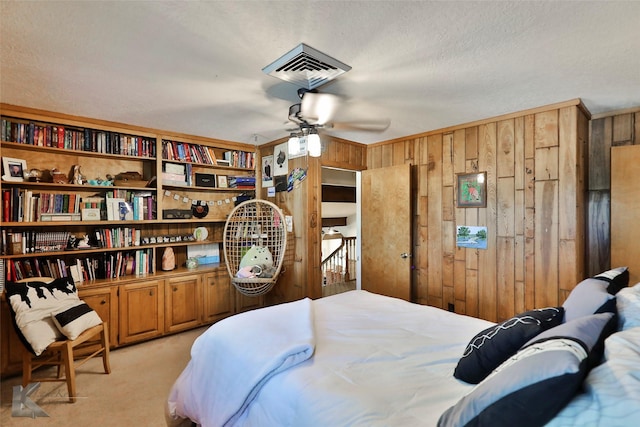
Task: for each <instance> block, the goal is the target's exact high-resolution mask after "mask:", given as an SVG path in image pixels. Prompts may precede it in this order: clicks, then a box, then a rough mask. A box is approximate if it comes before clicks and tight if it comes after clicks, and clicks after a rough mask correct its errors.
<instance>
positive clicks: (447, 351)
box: [166, 270, 640, 427]
mask: <svg viewBox="0 0 640 427" xmlns="http://www.w3.org/2000/svg"><path fill="white" fill-rule="evenodd" d="M612 271H613V272H614V273H613V275H614V276H615V275H617V274H618V271H616V270H612ZM609 276H611V272H609ZM627 277H628V276H627ZM605 279H607V278H606V277H605ZM607 280H608V281H607ZM607 280H604V279H603V277H600V278H589V279H585V281H584V282H582V283H581V284H579V285H578V286H577V287H576V288H575V289H574V291H572V293H571V295H570V296H569V299H567V301H566V302H565V304H564V305H563V306H561V307H549V308H544V309H541V310H536V311H531V312H527V313H522V314H519V315H518V316H514V318H512V319H509V320H507V321H505V322H501V323H499V324H495V323H491V322H487V321H485V320H481V319H476V318H472V317H468V316H464V315H459V314H455V313H451V312H448V311H445V310H441V309H438V308H434V307H429V306H424V305H418V304H413V303H410V302H407V301H403V300H399V299H395V298H390V297H386V296H382V295H377V294H373V293H369V292H366V291H360V290H357V291H350V292H346V293H343V294H338V295H334V296H330V297H326V298H321V299H318V300H313V301H312V300H309V299H303V300H300V301H295V302H291V303H286V304H281V305H277V306H272V307H267V308H263V309H259V310H254V311H251V312H247V313H242V314H239V315H236V316H232V317H230V318H227V319H224V320H222V321H220V322H218V323H216V324H214V325H213V326H211V327H210V328H209V329H207V330H206V331H205V332H204V333H203V334H202V335H201V336H200V337H198V339H197V340H196V341H195V342H194V345H193V347H192V350H191V360H190V362H189V364H188V365H187V366H186V368H185V369H184V371H183V372H182V373H181V375H180V376H179V378H178V379H177V380H176V381H175V383H174V385H173V387H172V389H171V391H170V394H169V397H168V399H167V404H166V420H167V425H169V426H178V425H191V423H195V424H197V425H202V426H206V427H209V426H418V425H419V426H436V425H438V426H462V425H469V426H470V425H491V426H492V427H493V426H500V425H518V426H526V425H545V424H548V425H549V426H636V425H640V284H638V285H636V286H634V287H624V286H620V289H621V290H620V289H618V290H616V292H614V293H616V294H617V295H616V297H614V295H613V294H612V293H610V292H607V288H610V287H611V286H612V284H611V283H612V282H615V277H614V279H613V280H611V279H607ZM618 291H619V292H618ZM616 311H619V316H617V315H616V313H615V312H616ZM532 320H533V321H532ZM532 328H533V329H532ZM535 328H538V329H536V330H535V331H534V329H535ZM523 342H524V344H523ZM496 353H504V354H499V357H498V359H499V360H495V359H496ZM463 359H464V361H463ZM500 360H504V361H503V362H500ZM463 362H465V363H466V365H464V364H463ZM467 362H469V363H467ZM492 364H494V365H497V366H498V367H497V368H495V369H494V368H493V365H492ZM470 368H471V369H470ZM465 369H466V371H467V372H466V373H465ZM478 370H480V371H482V370H484V371H486V372H484V374H483V375H480V378H481V380H480V381H479V382H478V384H472V383H469V382H467V381H463V380H461V379H459V378H458V377H464V378H466V377H465V375H467V374H468V373H469V372H471V373H473V374H474V375H475V374H477V373H478ZM473 381H477V378H476V379H473Z"/></svg>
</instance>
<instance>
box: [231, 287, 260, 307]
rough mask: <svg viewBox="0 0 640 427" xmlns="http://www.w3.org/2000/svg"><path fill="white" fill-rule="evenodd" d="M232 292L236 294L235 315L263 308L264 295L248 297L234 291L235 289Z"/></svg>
mask: <svg viewBox="0 0 640 427" xmlns="http://www.w3.org/2000/svg"><path fill="white" fill-rule="evenodd" d="M233 290H234V292H235V294H236V313H240V312H243V311H249V310H253V309H256V308H261V307H264V295H260V296H257V297H253V296H251V297H250V296H247V295H244V294H241V293H240V292H238V291H237V290H236V288H233Z"/></svg>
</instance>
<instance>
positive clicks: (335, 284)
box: [321, 166, 360, 297]
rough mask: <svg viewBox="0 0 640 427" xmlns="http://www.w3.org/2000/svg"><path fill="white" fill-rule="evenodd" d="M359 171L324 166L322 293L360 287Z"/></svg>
mask: <svg viewBox="0 0 640 427" xmlns="http://www.w3.org/2000/svg"><path fill="white" fill-rule="evenodd" d="M359 175H360V172H359V171H353V170H347V169H337V168H331V167H326V166H323V167H322V206H321V217H322V248H321V257H322V259H321V269H322V296H323V297H325V296H329V295H334V294H338V293H342V292H346V291H350V290H354V289H357V288H359V277H358V276H359V274H358V272H359V258H360V257H359V254H360V249H359V248H360V239H359V230H360V222H359V221H360V218H359V211H360V209H359V206H360V198H359V197H360V194H359V193H360V188H359V184H358V183H359V182H360V179H359V178H360V177H359Z"/></svg>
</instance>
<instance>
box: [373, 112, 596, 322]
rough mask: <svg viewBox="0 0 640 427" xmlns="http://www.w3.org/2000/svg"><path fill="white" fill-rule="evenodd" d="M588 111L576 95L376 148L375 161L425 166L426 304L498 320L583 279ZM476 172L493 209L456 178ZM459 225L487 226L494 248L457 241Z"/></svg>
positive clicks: (417, 292) (422, 253)
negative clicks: (468, 195) (467, 195)
mask: <svg viewBox="0 0 640 427" xmlns="http://www.w3.org/2000/svg"><path fill="white" fill-rule="evenodd" d="M587 115H588V113H586V112H585V110H584V109H583V107H582V105H581V104H580V102H579V101H571V102H567V103H563V104H558V105H554V106H549V108H547V109H544V108H538V109H536V110H531V111H526V112H522V113H520V114H515V113H514V114H510V115H508V116H504V117H500V118H496V119H493V120H491V119H488V120H484V121H482V122H478V123H473V124H469V125H468V126H466V127H465V126H464V125H463V126H458V127H456V128H452V129H446V130H442V131H441V132H438V131H432V132H428V133H425V134H422V135H413V136H411V137H408V138H406V139H397V140H393V141H389V142H387V143H381V144H376V145H374V146H371V147H369V149H368V151H367V165H368V167H370V168H377V167H380V166H379V165H382V164H383V163H384V164H399V163H404V162H408V161H410V162H411V163H412V164H414V165H415V166H413V171H414V173H415V174H416V175H417V182H418V186H417V188H416V193H415V194H416V198H417V200H416V202H415V205H414V206H416V212H414V229H416V232H415V234H414V235H415V236H417V239H416V240H415V241H414V254H416V256H417V259H414V265H415V268H416V270H417V271H416V273H415V274H414V279H415V283H414V299H415V300H416V301H417V302H419V303H423V304H424V303H427V304H429V305H434V306H437V307H442V308H445V309H446V308H449V304H453V305H454V309H455V311H456V312H458V313H465V314H468V315H471V316H477V317H482V318H485V319H488V320H492V321H498V320H503V319H505V318H508V317H509V316H511V315H513V314H514V313H517V312H521V311H524V310H526V309H531V308H534V307H540V306H543V305H555V304H558V303H560V302H561V301H560V300H561V299H562V298H564V297H565V296H566V292H567V289H568V288H570V287H572V286H574V285H575V283H578V282H579V281H580V280H582V278H583V277H582V276H583V275H584V274H585V273H584V252H583V251H582V250H581V249H580V248H581V247H583V246H584V242H583V241H582V240H581V239H583V237H582V236H584V234H585V230H584V228H585V219H584V216H585V204H586V199H585V190H586V188H585V187H586V174H585V171H586V165H584V162H585V161H586V160H585V156H584V154H585V150H586V148H585V147H584V145H585V144H586V138H587V133H588V121H587V120H588V117H587ZM407 147H414V149H413V150H408V149H407ZM411 155H413V157H409V158H408V157H407V156H411ZM389 156H391V158H388V157H389ZM382 158H384V161H383V160H382ZM475 171H485V172H487V207H486V208H458V207H456V203H455V197H456V194H455V185H456V183H455V180H454V179H453V178H454V177H455V175H456V174H458V173H469V172H475ZM565 188H566V190H567V191H566V192H565ZM457 225H471V226H486V227H487V231H488V242H487V249H486V250H480V249H470V248H458V247H456V246H455V227H456V226H457ZM564 264H566V265H567V266H568V268H567V269H563V267H562V266H563V265H564Z"/></svg>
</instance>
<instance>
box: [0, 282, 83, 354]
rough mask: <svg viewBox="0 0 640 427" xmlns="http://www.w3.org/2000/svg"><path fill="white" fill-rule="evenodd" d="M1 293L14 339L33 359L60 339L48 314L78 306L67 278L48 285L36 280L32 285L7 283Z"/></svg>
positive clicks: (76, 296) (73, 290)
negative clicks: (11, 318) (9, 313)
mask: <svg viewBox="0 0 640 427" xmlns="http://www.w3.org/2000/svg"><path fill="white" fill-rule="evenodd" d="M5 289H6V292H7V298H8V300H9V306H10V307H11V310H12V312H13V314H14V320H15V325H16V329H17V332H18V335H19V336H20V338H21V339H22V341H23V343H24V344H25V345H26V346H27V348H28V349H29V350H31V352H33V353H34V354H35V355H36V356H39V355H40V354H41V353H42V352H43V351H44V350H45V349H46V348H47V347H48V346H49V344H51V343H52V342H54V341H56V340H58V339H60V338H62V334H61V333H60V331H59V330H58V328H57V327H56V325H55V324H54V322H53V319H52V317H51V314H52V313H54V312H58V311H64V310H66V309H67V308H69V307H72V306H74V305H77V304H78V303H79V302H80V299H79V298H78V293H77V290H76V287H75V285H74V284H73V280H71V279H70V278H60V279H55V280H54V281H52V282H50V283H44V282H41V281H37V279H34V281H33V282H20V283H15V282H7V283H6V287H5Z"/></svg>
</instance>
